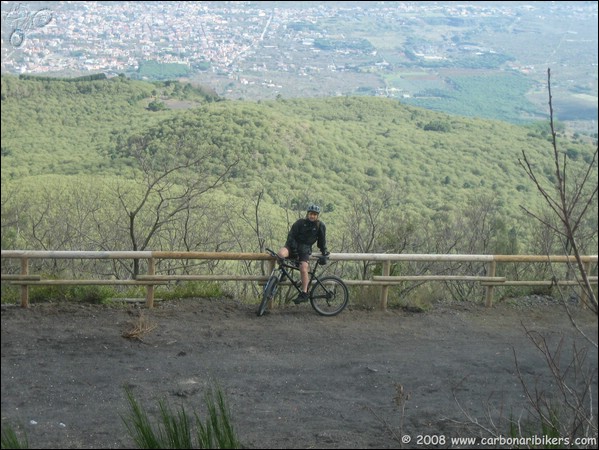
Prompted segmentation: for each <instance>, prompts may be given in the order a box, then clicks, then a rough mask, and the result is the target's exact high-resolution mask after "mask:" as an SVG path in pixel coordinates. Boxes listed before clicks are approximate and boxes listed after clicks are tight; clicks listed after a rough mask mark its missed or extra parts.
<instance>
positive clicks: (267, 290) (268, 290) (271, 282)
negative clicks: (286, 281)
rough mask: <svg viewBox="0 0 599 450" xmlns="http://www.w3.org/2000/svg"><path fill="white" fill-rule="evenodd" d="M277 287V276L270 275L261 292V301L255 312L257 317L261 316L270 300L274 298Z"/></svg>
mask: <svg viewBox="0 0 599 450" xmlns="http://www.w3.org/2000/svg"><path fill="white" fill-rule="evenodd" d="M278 287H279V277H277V276H276V275H271V276H270V278H269V279H268V281H267V282H266V286H264V293H263V294H262V301H261V302H260V306H259V307H258V311H256V314H257V315H258V317H260V316H263V315H264V313H265V312H266V310H267V309H268V306H269V305H270V302H271V301H272V300H273V299H274V297H275V294H276V293H277V288H278Z"/></svg>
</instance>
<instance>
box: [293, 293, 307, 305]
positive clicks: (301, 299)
mask: <svg viewBox="0 0 599 450" xmlns="http://www.w3.org/2000/svg"><path fill="white" fill-rule="evenodd" d="M308 298H309V297H308V293H307V292H302V293H301V294H300V295H298V296H297V298H296V299H295V300H293V303H295V304H296V305H299V304H300V303H304V302H307V301H308Z"/></svg>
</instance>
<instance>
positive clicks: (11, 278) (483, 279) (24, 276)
mask: <svg viewBox="0 0 599 450" xmlns="http://www.w3.org/2000/svg"><path fill="white" fill-rule="evenodd" d="M1 254H2V259H19V260H20V262H21V273H19V274H2V282H6V283H8V284H14V285H18V286H20V287H21V306H23V307H27V306H28V305H29V291H28V289H29V286H41V285H145V286H146V289H147V293H146V305H147V306H148V307H149V308H152V307H153V300H154V286H157V285H163V284H168V283H170V282H171V281H238V282H261V283H263V282H265V281H266V280H267V278H268V277H267V276H264V275H210V274H188V275H182V274H170V275H159V274H156V273H155V272H156V270H155V268H156V261H157V260H160V259H185V260H218V261H220V260H222V261H268V267H269V270H271V269H272V268H273V267H274V264H275V260H274V258H273V257H271V256H270V255H268V254H266V253H225V252H179V251H172V252H169V251H71V250H67V251H56V250H50V251H39V250H2V251H1ZM29 259H73V260H74V259H113V260H116V259H130V260H139V259H145V260H147V261H148V273H147V274H145V275H141V274H140V275H138V276H137V277H136V278H135V279H131V280H115V279H108V280H99V279H98V280H97V279H86V280H82V279H73V280H68V279H63V280H57V279H43V278H42V276H41V275H36V274H30V273H29V262H28V261H29ZM330 260H331V261H370V262H380V263H382V275H375V276H373V277H372V279H370V280H344V281H345V283H346V284H347V285H350V286H379V287H380V288H381V308H382V309H386V307H387V293H388V289H389V287H390V286H394V285H398V284H401V283H406V282H431V281H443V282H445V281H468V282H478V283H480V284H481V285H482V286H485V287H486V304H487V306H491V305H492V300H493V289H494V288H496V287H501V286H552V285H560V286H561V285H574V286H575V285H579V284H580V282H579V281H576V280H529V281H525V280H507V279H506V278H505V277H497V276H495V273H496V265H497V263H522V262H525V263H573V262H575V261H576V259H575V258H574V256H567V255H456V254H442V255H437V254H387V253H332V254H331V255H330ZM398 261H408V262H421V261H427V262H433V263H434V262H480V263H484V264H485V265H486V267H487V269H486V274H485V275H484V276H479V275H404V276H391V275H390V272H391V265H392V263H394V262H398ZM581 261H582V262H583V264H584V267H585V270H586V272H587V275H588V273H589V272H590V271H591V263H597V255H584V256H582V257H581ZM594 269H595V270H596V267H595V268H594ZM587 278H588V280H589V282H590V283H591V284H597V276H596V275H593V276H590V277H589V276H587ZM285 284H287V283H285ZM583 295H584V292H583Z"/></svg>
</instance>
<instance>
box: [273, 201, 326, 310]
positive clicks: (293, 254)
mask: <svg viewBox="0 0 599 450" xmlns="http://www.w3.org/2000/svg"><path fill="white" fill-rule="evenodd" d="M319 216H320V206H318V205H315V204H311V205H309V206H308V208H307V211H306V217H305V218H304V219H299V220H297V221H296V222H295V223H294V224H293V225H292V226H291V229H290V230H289V234H288V235H287V241H286V242H285V246H284V247H283V248H281V250H279V253H278V255H279V256H280V257H281V258H293V259H297V260H298V261H299V269H300V274H301V278H302V292H301V293H300V294H299V295H298V297H297V298H296V299H295V300H294V301H293V302H294V303H295V304H296V305H297V304H299V303H302V302H306V301H308V283H309V282H310V278H309V276H308V270H309V267H310V266H309V265H308V260H309V259H310V255H311V254H312V246H313V245H314V244H315V243H316V245H317V247H318V248H319V249H320V252H321V253H322V255H323V256H324V257H325V258H326V257H327V256H328V255H329V252H328V250H327V227H326V226H325V224H324V222H322V221H321V220H320V218H319Z"/></svg>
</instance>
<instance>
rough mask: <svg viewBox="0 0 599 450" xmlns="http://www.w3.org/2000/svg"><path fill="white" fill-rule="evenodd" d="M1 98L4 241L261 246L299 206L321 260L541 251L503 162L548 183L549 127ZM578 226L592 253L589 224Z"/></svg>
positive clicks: (176, 96) (73, 86)
mask: <svg viewBox="0 0 599 450" xmlns="http://www.w3.org/2000/svg"><path fill="white" fill-rule="evenodd" d="M498 88H500V87H498ZM478 89H481V90H482V89H483V86H482V84H481V85H480V86H479V87H478ZM1 98H2V248H40V249H46V248H47V249H57V250H58V249H65V248H70V249H107V250H108V249H111V250H118V249H135V248H153V249H166V250H215V249H218V250H224V251H226V250H242V251H256V250H258V251H259V250H261V248H262V245H264V243H265V242H266V243H267V244H268V245H270V246H274V247H276V246H277V245H279V243H282V241H283V240H284V237H285V234H286V231H287V227H288V226H289V223H291V222H292V221H293V220H295V219H296V218H297V217H298V216H301V215H302V214H303V209H304V207H305V205H306V204H307V203H308V202H317V203H319V204H321V205H322V206H323V211H324V214H323V220H325V222H326V223H327V225H330V226H329V230H330V241H331V242H330V247H331V249H332V251H369V252H372V251H391V252H398V251H406V252H431V253H432V252H447V251H457V252H470V253H481V252H485V253H500V252H504V253H514V252H539V251H541V248H540V247H539V246H540V245H541V243H543V245H545V244H547V239H545V238H542V237H540V236H537V237H535V234H538V232H537V231H536V230H535V225H534V223H533V221H532V220H531V219H530V218H529V217H528V216H526V215H525V214H524V213H523V211H522V209H521V205H526V206H527V207H528V208H529V209H532V210H537V211H541V210H542V209H543V206H542V201H541V199H540V196H539V195H538V194H537V192H536V188H535V186H534V185H533V184H532V183H531V181H530V180H529V179H528V178H527V177H526V176H525V173H524V171H523V169H522V167H521V166H520V165H519V163H518V160H519V158H520V157H521V155H522V152H526V154H527V155H528V156H529V158H530V159H531V160H533V161H534V162H535V164H536V167H537V170H538V173H539V174H541V181H542V182H543V183H545V184H546V185H548V186H549V187H550V186H551V183H552V182H553V178H554V175H553V171H554V168H553V166H552V159H551V157H552V151H551V144H550V141H549V137H550V134H549V132H548V129H547V127H542V126H539V127H521V126H515V125H512V124H508V123H504V122H499V121H490V120H481V119H474V118H463V117H457V116H450V115H447V114H443V113H437V112H434V111H430V110H426V109H422V108H419V107H414V106H407V105H404V104H402V103H400V102H398V101H396V100H391V99H383V98H372V97H335V98H326V99H295V100H293V99H290V100H282V99H279V100H272V101H263V102H248V101H218V100H219V99H218V98H217V97H215V96H214V95H211V94H210V93H209V92H208V91H206V90H204V89H202V88H199V87H192V86H191V85H188V84H184V83H179V82H162V83H147V82H142V81H132V80H128V79H126V78H124V77H122V76H121V77H116V78H113V79H109V80H92V81H78V82H64V81H60V80H59V81H48V80H29V79H24V80H20V79H18V78H16V77H9V76H3V77H2V92H1ZM152 102H154V103H153V104H154V105H156V104H160V105H164V108H162V107H160V108H152V107H150V108H149V105H150V104H152ZM473 107H474V105H473ZM474 113H475V111H474V110H473V114H474ZM559 139H560V141H561V142H562V145H563V146H564V151H566V150H567V153H566V155H567V157H568V158H569V163H570V167H572V168H573V169H574V170H577V169H576V168H577V167H580V168H582V167H584V164H585V163H586V162H588V161H590V157H591V156H592V154H593V151H594V149H593V144H592V143H591V142H589V141H588V140H585V139H586V138H583V137H580V136H579V137H578V138H576V139H571V138H568V137H566V136H564V135H560V136H559ZM594 170H595V171H596V167H595V168H594ZM167 174H168V177H166V175H167ZM163 175H164V176H163ZM200 181H201V182H202V183H203V184H202V183H200ZM225 181H226V183H224V182H225ZM573 181H574V180H573ZM196 182H197V183H198V184H197V185H196ZM192 185H193V188H194V189H196V190H195V191H194V195H191V194H190V192H191V186H192ZM593 217H596V214H595V215H593ZM57 223H62V224H63V225H62V226H61V227H57V225H56V224H57ZM585 225H586V226H585V229H586V230H587V231H588V230H591V232H590V236H594V238H592V239H591V240H590V241H589V242H588V245H587V248H590V249H593V243H594V248H595V249H596V230H597V225H596V219H594V222H593V221H591V222H589V223H588V224H585ZM43 229H48V230H50V229H51V230H52V232H51V233H50V232H48V231H46V232H42V231H41V230H43ZM587 234H589V233H587ZM369 235H372V239H369V238H368V236H369ZM593 239H594V241H593ZM132 243H133V244H134V245H133V247H132V245H131V244H132ZM549 246H551V245H549ZM542 250H543V251H544V250H545V249H542ZM558 251H561V250H558ZM591 251H592V250H591ZM595 251H596V250H595Z"/></svg>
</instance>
